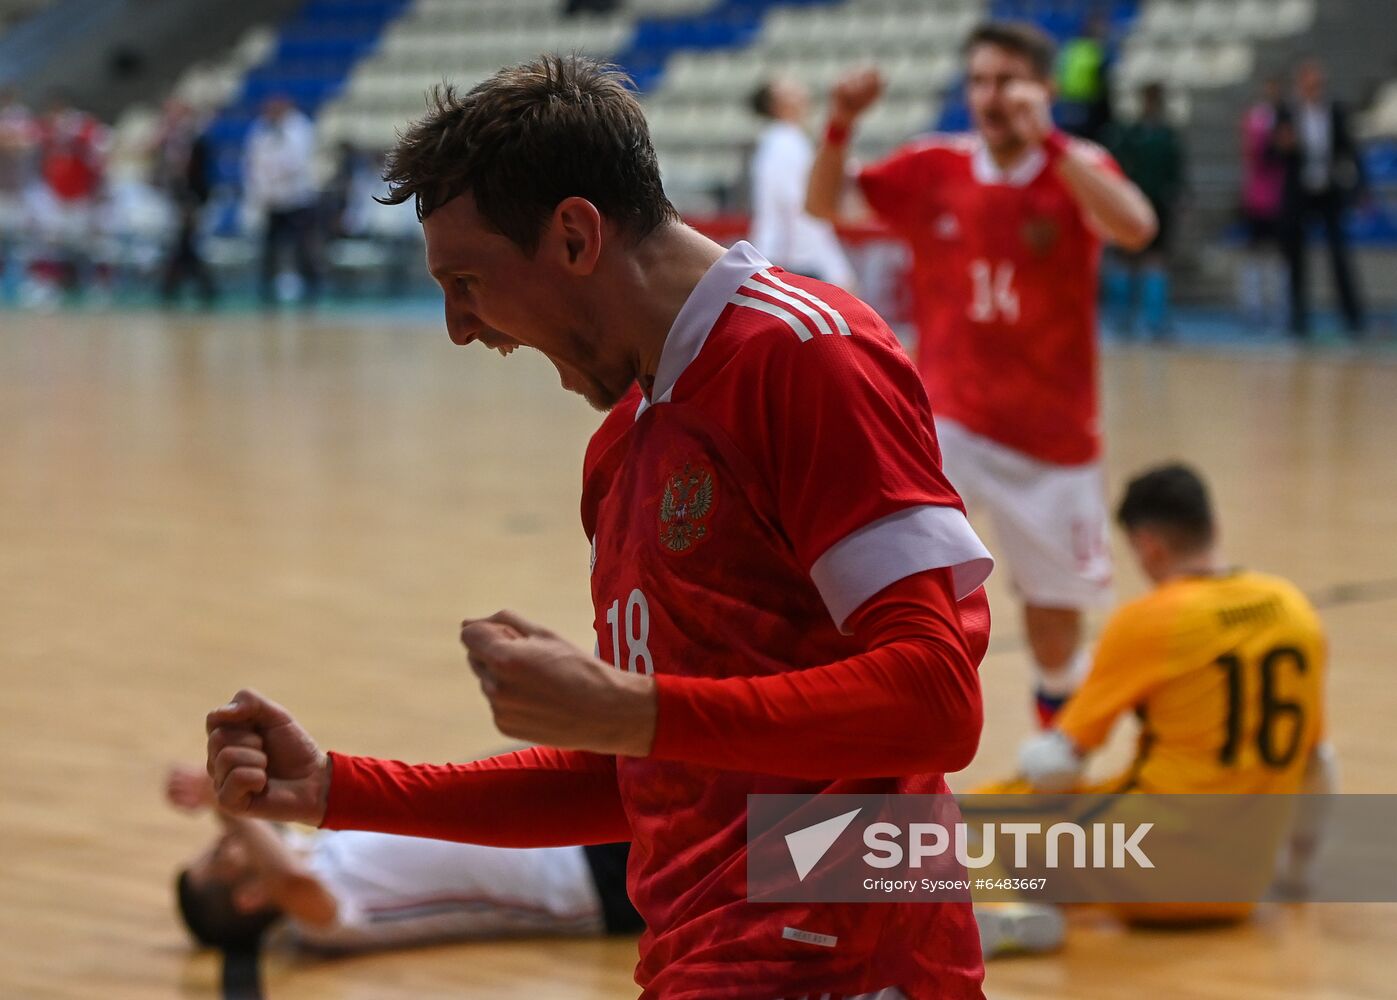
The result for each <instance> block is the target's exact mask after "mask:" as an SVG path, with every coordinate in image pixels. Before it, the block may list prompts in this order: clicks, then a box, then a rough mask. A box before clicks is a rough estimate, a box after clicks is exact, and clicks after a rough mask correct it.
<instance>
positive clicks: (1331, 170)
mask: <svg viewBox="0 0 1397 1000" xmlns="http://www.w3.org/2000/svg"><path fill="white" fill-rule="evenodd" d="M1274 142H1275V147H1276V150H1277V152H1278V154H1279V155H1280V156H1281V158H1282V160H1283V162H1284V164H1285V186H1284V195H1283V196H1282V199H1281V240H1282V245H1283V248H1284V250H1285V256H1286V263H1287V265H1288V267H1289V268H1290V329H1291V332H1292V333H1294V334H1295V335H1296V336H1297V337H1307V336H1308V335H1309V333H1310V296H1309V286H1308V282H1307V274H1306V272H1307V264H1308V260H1307V256H1308V255H1307V247H1306V242H1307V240H1306V238H1307V236H1308V233H1309V228H1310V225H1311V224H1312V223H1313V222H1314V221H1316V220H1318V221H1319V222H1320V223H1321V224H1322V225H1323V227H1324V236H1325V240H1326V242H1327V243H1328V246H1329V260H1330V263H1331V265H1332V267H1333V271H1334V287H1335V290H1336V291H1337V292H1338V298H1339V307H1340V309H1341V310H1342V312H1343V315H1344V321H1345V324H1346V325H1347V327H1348V330H1349V332H1350V333H1351V334H1354V335H1358V334H1360V333H1362V331H1363V327H1364V323H1365V316H1364V310H1363V301H1362V297H1361V294H1360V291H1359V288H1358V283H1357V280H1356V278H1355V277H1354V273H1353V264H1352V262H1351V259H1350V255H1349V245H1348V235H1347V233H1346V232H1345V230H1344V218H1345V216H1346V215H1347V213H1348V210H1349V208H1350V207H1351V206H1352V204H1353V203H1354V201H1355V200H1357V199H1358V198H1359V197H1361V196H1362V195H1363V193H1364V191H1365V190H1366V182H1365V178H1364V176H1363V161H1362V157H1361V156H1360V155H1359V151H1358V146H1357V144H1356V143H1355V142H1354V138H1353V133H1352V131H1351V130H1350V128H1349V116H1348V113H1347V111H1346V110H1345V108H1344V106H1343V105H1342V104H1339V103H1338V102H1337V101H1333V100H1331V99H1330V98H1329V97H1328V95H1327V93H1326V79H1325V73H1324V67H1323V66H1322V65H1321V64H1320V63H1319V62H1318V60H1314V59H1309V60H1306V61H1305V62H1304V63H1302V64H1301V65H1300V68H1299V69H1298V70H1297V72H1296V74H1295V99H1294V100H1293V101H1291V102H1289V103H1287V104H1285V105H1283V106H1282V107H1281V108H1280V110H1279V112H1278V113H1277V116H1276V133H1275V139H1274Z"/></svg>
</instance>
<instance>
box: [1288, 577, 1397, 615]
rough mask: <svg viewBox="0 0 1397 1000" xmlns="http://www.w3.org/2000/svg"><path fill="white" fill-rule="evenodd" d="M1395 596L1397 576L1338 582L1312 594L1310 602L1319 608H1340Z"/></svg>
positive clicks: (1371, 602)
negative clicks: (1384, 578) (1383, 578)
mask: <svg viewBox="0 0 1397 1000" xmlns="http://www.w3.org/2000/svg"><path fill="white" fill-rule="evenodd" d="M1394 598H1397V577H1392V578H1389V579H1386V580H1349V581H1347V582H1345V583H1336V584H1334V585H1333V586H1332V587H1326V588H1325V589H1324V590H1319V591H1315V592H1314V593H1313V594H1311V595H1310V603H1311V604H1313V605H1314V606H1315V607H1317V608H1339V607H1343V606H1344V605H1347V604H1373V603H1376V602H1378V601H1390V600H1393V599H1394Z"/></svg>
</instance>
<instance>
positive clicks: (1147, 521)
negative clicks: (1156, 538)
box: [1116, 462, 1217, 553]
mask: <svg viewBox="0 0 1397 1000" xmlns="http://www.w3.org/2000/svg"><path fill="white" fill-rule="evenodd" d="M1116 520H1117V521H1118V522H1119V523H1120V526H1121V527H1122V528H1124V529H1125V530H1126V531H1134V530H1135V529H1136V528H1151V529H1153V530H1155V531H1157V532H1160V533H1162V534H1163V535H1164V536H1165V538H1166V539H1167V540H1168V543H1169V545H1170V547H1171V548H1173V549H1174V550H1175V551H1177V552H1185V553H1186V552H1197V551H1199V550H1201V549H1205V548H1207V547H1208V546H1209V545H1211V544H1212V543H1213V540H1214V539H1215V537H1216V535H1217V525H1216V523H1215V522H1214V519H1213V502H1212V499H1211V498H1210V497H1209V496H1208V487H1207V484H1206V483H1204V482H1203V477H1202V476H1200V475H1199V474H1198V473H1197V472H1195V471H1194V470H1193V469H1192V468H1190V467H1189V466H1187V465H1184V464H1183V463H1181V462H1171V463H1169V464H1168V465H1160V466H1156V467H1155V468H1153V469H1147V470H1145V471H1144V472H1142V473H1140V474H1139V475H1137V476H1136V477H1135V478H1134V479H1132V480H1131V481H1130V483H1129V484H1128V485H1127V486H1126V488H1125V496H1124V497H1122V498H1121V502H1120V506H1119V507H1118V508H1117V509H1116Z"/></svg>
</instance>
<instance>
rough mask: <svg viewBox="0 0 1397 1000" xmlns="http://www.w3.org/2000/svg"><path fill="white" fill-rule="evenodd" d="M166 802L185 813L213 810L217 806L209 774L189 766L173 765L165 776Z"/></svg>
mask: <svg viewBox="0 0 1397 1000" xmlns="http://www.w3.org/2000/svg"><path fill="white" fill-rule="evenodd" d="M165 801H166V802H168V803H170V805H172V806H174V807H175V808H176V809H183V810H184V811H185V812H198V811H199V810H201V809H212V808H213V807H214V805H215V804H216V800H215V798H214V794H213V781H212V780H211V779H210V778H209V775H208V772H207V771H204V770H201V769H200V768H197V767H190V766H189V765H188V764H171V765H170V770H169V772H168V773H167V774H166V775H165Z"/></svg>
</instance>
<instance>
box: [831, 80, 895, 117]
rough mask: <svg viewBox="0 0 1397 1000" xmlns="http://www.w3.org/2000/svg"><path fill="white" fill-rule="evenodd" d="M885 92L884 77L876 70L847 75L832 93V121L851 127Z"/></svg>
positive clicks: (836, 82) (839, 81)
mask: <svg viewBox="0 0 1397 1000" xmlns="http://www.w3.org/2000/svg"><path fill="white" fill-rule="evenodd" d="M882 92H883V77H882V74H880V73H879V72H878V71H877V70H876V69H872V68H869V69H858V70H854V71H853V72H851V73H845V74H844V75H843V76H841V77H840V78H839V79H838V80H837V81H835V84H834V89H833V90H832V91H830V109H829V110H830V120H831V121H835V122H838V123H840V124H841V125H850V124H852V123H853V121H854V119H855V118H857V117H858V116H859V115H861V114H863V113H864V112H865V111H867V110H868V109H869V107H870V106H871V105H872V104H873V102H874V101H876V100H878V95H880V94H881V93H882Z"/></svg>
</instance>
